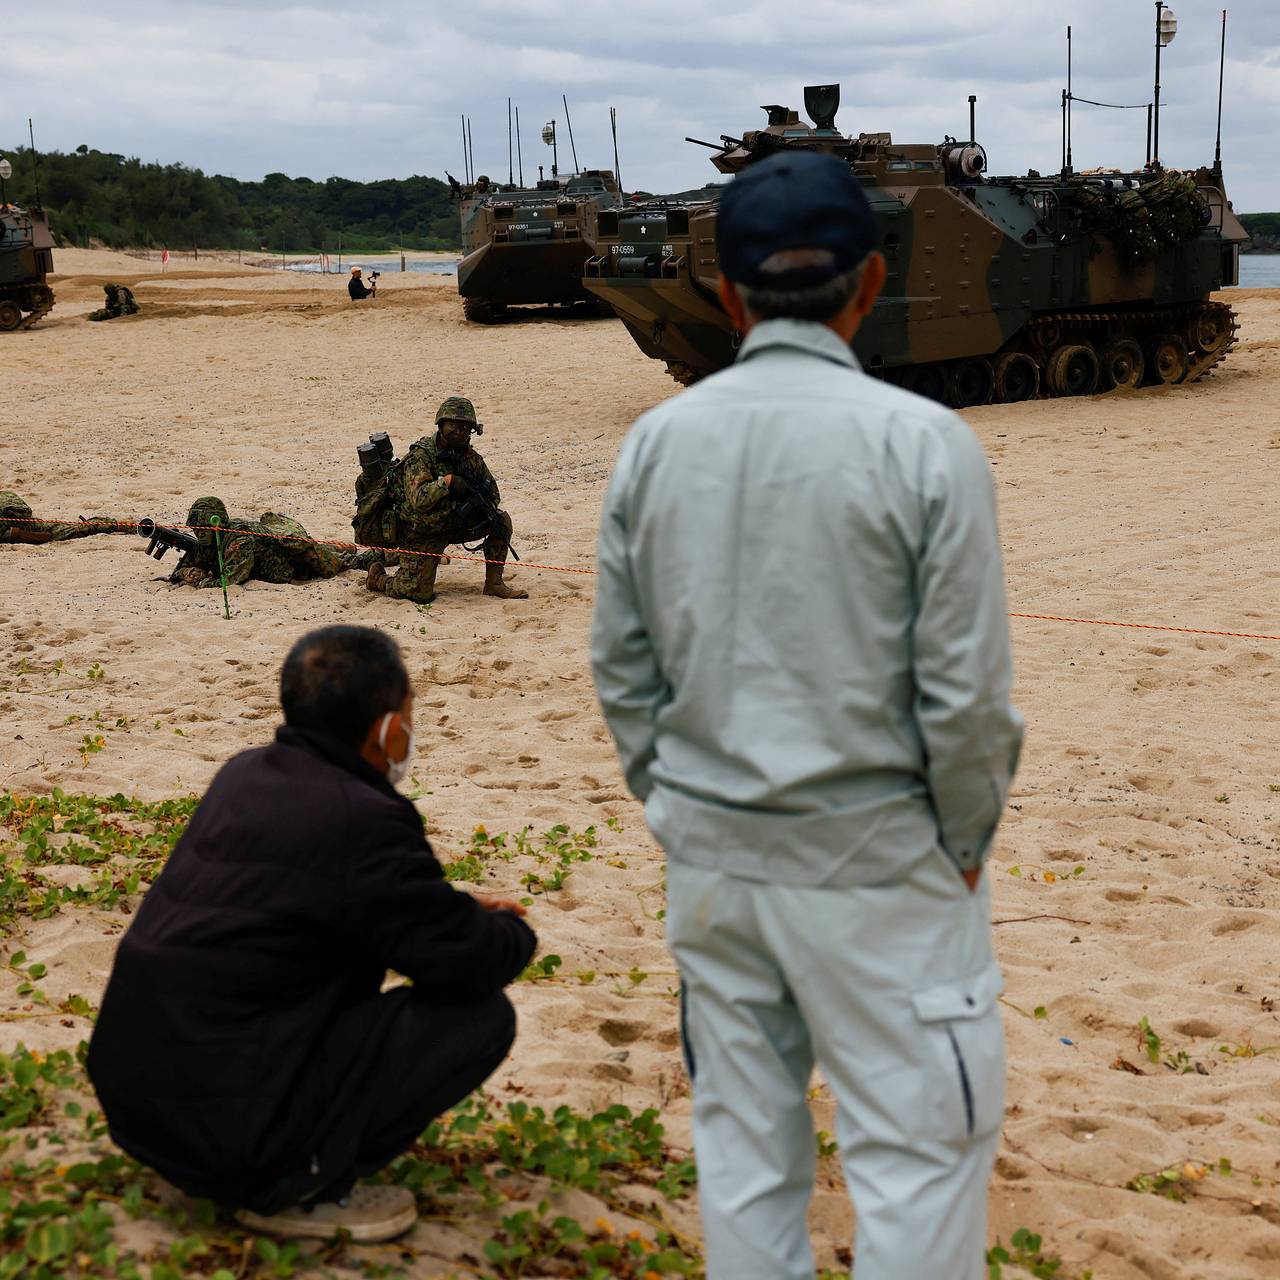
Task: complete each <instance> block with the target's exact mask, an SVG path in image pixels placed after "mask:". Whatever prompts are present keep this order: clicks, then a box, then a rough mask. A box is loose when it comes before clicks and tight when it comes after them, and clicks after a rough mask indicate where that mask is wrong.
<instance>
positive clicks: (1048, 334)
mask: <svg viewBox="0 0 1280 1280" xmlns="http://www.w3.org/2000/svg"><path fill="white" fill-rule="evenodd" d="M1031 341H1032V342H1034V343H1035V344H1036V346H1038V347H1040V348H1042V349H1043V350H1045V351H1052V350H1053V349H1054V347H1056V346H1057V345H1058V343H1059V342H1061V341H1062V327H1061V325H1059V324H1058V323H1057V322H1056V321H1053V320H1046V321H1044V322H1043V323H1041V324H1037V325H1033V326H1032V328H1031Z"/></svg>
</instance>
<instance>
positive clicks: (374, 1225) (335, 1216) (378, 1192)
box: [236, 1184, 418, 1244]
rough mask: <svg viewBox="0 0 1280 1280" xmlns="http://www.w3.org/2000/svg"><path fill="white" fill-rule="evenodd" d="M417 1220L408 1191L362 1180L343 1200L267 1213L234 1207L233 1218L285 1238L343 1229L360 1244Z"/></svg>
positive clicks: (324, 1235)
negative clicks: (372, 1184)
mask: <svg viewBox="0 0 1280 1280" xmlns="http://www.w3.org/2000/svg"><path fill="white" fill-rule="evenodd" d="M417 1220H418V1208H417V1205H416V1204H415V1203H414V1199H413V1193H412V1192H411V1191H408V1190H406V1189H405V1188H404V1187H367V1186H365V1185H363V1184H359V1185H357V1186H355V1187H353V1188H352V1189H351V1194H350V1195H349V1196H348V1197H347V1198H346V1199H345V1200H343V1201H333V1200H329V1201H326V1202H324V1203H321V1204H314V1205H302V1204H295V1205H293V1206H292V1207H291V1208H288V1209H283V1210H281V1211H280V1212H279V1213H273V1214H269V1215H268V1214H261V1213H254V1212H253V1210H252V1209H239V1210H237V1211H236V1221H237V1222H238V1223H239V1224H240V1225H241V1226H242V1227H248V1228H249V1229H250V1230H251V1231H261V1232H264V1233H265V1234H267V1235H273V1236H279V1237H281V1238H282V1239H286V1240H301V1239H313V1240H331V1239H333V1237H334V1236H336V1235H337V1234H338V1232H339V1231H346V1232H347V1233H348V1234H349V1235H350V1236H351V1238H352V1240H356V1241H359V1242H361V1243H363V1244H378V1243H379V1242H381V1241H383V1240H394V1239H395V1237H396V1236H398V1235H402V1234H403V1233H404V1232H406V1231H408V1230H409V1228H410V1227H411V1226H413V1224H414V1223H415V1222H417Z"/></svg>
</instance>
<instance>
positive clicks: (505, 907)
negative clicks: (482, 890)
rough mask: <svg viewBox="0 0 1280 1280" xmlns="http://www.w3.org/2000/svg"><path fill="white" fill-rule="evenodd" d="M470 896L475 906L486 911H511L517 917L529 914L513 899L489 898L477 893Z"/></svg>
mask: <svg viewBox="0 0 1280 1280" xmlns="http://www.w3.org/2000/svg"><path fill="white" fill-rule="evenodd" d="M471 896H472V897H473V898H475V900H476V905H477V906H480V907H483V908H484V910H486V911H512V912H514V913H515V914H516V915H518V916H524V915H528V914H529V913H528V912H527V911H526V910H525V909H524V907H522V906H521V905H520V903H518V902H517V901H516V900H515V899H514V898H491V897H488V896H481V895H480V894H478V893H475V894H472V895H471Z"/></svg>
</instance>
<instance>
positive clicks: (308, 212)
mask: <svg viewBox="0 0 1280 1280" xmlns="http://www.w3.org/2000/svg"><path fill="white" fill-rule="evenodd" d="M5 154H7V155H8V156H9V157H10V159H11V160H12V162H13V177H12V178H11V179H10V180H9V184H8V190H9V198H10V199H12V200H14V201H16V202H17V203H18V204H21V205H35V204H37V203H43V205H44V207H45V209H46V211H47V212H48V214H49V221H50V226H51V228H52V230H53V234H54V237H55V239H56V240H57V242H58V243H59V244H62V245H68V244H73V245H83V246H88V245H90V244H97V245H105V246H107V247H109V248H113V249H141V248H156V249H159V248H161V247H167V248H170V249H174V250H179V249H181V250H191V249H192V248H196V247H198V248H201V249H231V250H248V251H250V252H266V253H271V254H278V253H280V252H281V249H282V248H284V249H286V250H287V251H288V252H291V253H300V252H307V253H315V252H318V251H327V252H331V253H333V252H336V251H337V244H338V235H339V233H341V235H342V247H343V250H344V251H345V252H349V253H352V254H355V253H360V252H366V253H367V252H385V251H389V250H398V249H400V248H406V249H454V248H457V247H458V246H459V245H460V243H461V241H460V233H459V223H458V206H457V204H456V203H455V202H454V201H453V200H452V199H451V197H450V194H449V186H448V184H447V183H446V182H443V181H441V180H440V179H439V178H428V177H423V176H420V175H415V176H413V177H409V178H382V179H378V180H377V181H374V182H357V181H354V180H353V179H350V178H339V177H332V178H326V179H325V180H323V181H320V182H317V181H314V180H312V179H311V178H305V177H297V178H294V177H290V176H289V175H288V174H284V173H269V174H267V175H266V176H265V177H264V178H262V179H260V180H258V181H253V182H246V181H241V180H240V179H238V178H229V177H225V176H223V175H220V174H217V175H214V174H205V173H203V172H202V171H201V170H199V169H193V168H190V167H189V166H187V165H184V164H159V163H156V162H152V161H148V162H144V161H142V160H140V159H139V158H138V157H136V156H124V155H121V154H119V153H117V152H111V151H98V150H96V149H94V148H90V147H87V146H85V147H82V148H79V149H78V150H76V151H73V152H67V153H64V152H60V151H45V152H41V154H40V194H41V201H37V200H36V198H35V194H36V193H35V184H34V181H33V177H32V165H31V157H30V153H29V149H28V148H26V147H13V148H12V149H8V150H6V151H5Z"/></svg>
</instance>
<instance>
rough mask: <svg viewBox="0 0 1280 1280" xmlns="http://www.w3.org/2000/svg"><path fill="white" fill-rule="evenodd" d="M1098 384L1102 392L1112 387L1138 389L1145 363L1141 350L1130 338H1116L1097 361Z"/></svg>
mask: <svg viewBox="0 0 1280 1280" xmlns="http://www.w3.org/2000/svg"><path fill="white" fill-rule="evenodd" d="M1099 364H1100V366H1101V373H1100V376H1099V382H1100V383H1101V385H1102V389H1103V390H1104V391H1110V390H1111V389H1112V388H1113V387H1140V386H1142V376H1143V374H1144V373H1145V372H1146V367H1147V362H1146V360H1145V359H1144V357H1143V355H1142V348H1141V347H1140V346H1138V344H1137V343H1136V342H1135V341H1134V340H1133V339H1132V338H1117V339H1116V341H1115V342H1113V343H1112V344H1111V345H1110V346H1109V347H1108V348H1107V349H1106V350H1105V351H1104V352H1103V353H1102V358H1101V360H1100V361H1099Z"/></svg>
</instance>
